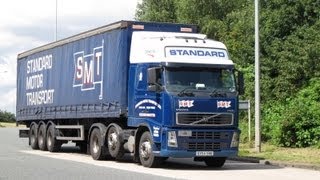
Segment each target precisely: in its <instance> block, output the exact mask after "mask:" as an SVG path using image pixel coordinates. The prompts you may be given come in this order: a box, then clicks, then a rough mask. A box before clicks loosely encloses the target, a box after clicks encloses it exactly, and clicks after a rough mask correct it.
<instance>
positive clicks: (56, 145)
mask: <svg viewBox="0 0 320 180" xmlns="http://www.w3.org/2000/svg"><path fill="white" fill-rule="evenodd" d="M46 143H47V148H48V151H50V152H58V151H59V150H60V148H61V145H62V143H61V142H60V141H59V140H57V139H56V130H55V128H54V125H50V126H49V128H48V131H47V138H46Z"/></svg>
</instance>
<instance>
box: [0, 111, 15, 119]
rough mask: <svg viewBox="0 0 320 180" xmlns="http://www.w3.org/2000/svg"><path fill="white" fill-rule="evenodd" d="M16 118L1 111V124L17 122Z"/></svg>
mask: <svg viewBox="0 0 320 180" xmlns="http://www.w3.org/2000/svg"><path fill="white" fill-rule="evenodd" d="M15 121H16V117H15V115H14V114H13V113H10V112H7V111H2V110H0V122H15Z"/></svg>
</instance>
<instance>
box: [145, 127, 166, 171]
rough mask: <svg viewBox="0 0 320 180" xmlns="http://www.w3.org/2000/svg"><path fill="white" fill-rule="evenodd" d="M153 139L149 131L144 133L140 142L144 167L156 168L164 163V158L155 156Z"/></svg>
mask: <svg viewBox="0 0 320 180" xmlns="http://www.w3.org/2000/svg"><path fill="white" fill-rule="evenodd" d="M152 144H153V139H152V137H151V134H150V132H149V131H146V132H144V133H143V134H142V136H141V138H140V143H139V158H140V162H141V164H142V165H143V166H144V167H149V168H155V167H157V166H159V165H160V164H162V162H163V160H164V159H163V158H162V157H156V156H154V154H153V152H152Z"/></svg>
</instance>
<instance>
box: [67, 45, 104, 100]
mask: <svg viewBox="0 0 320 180" xmlns="http://www.w3.org/2000/svg"><path fill="white" fill-rule="evenodd" d="M103 46H104V41H103V40H102V45H101V46H98V47H95V48H93V52H92V53H90V54H85V52H84V51H79V52H76V53H74V54H73V57H74V77H73V85H72V86H73V87H74V88H76V87H81V91H90V90H95V89H96V84H100V95H99V99H102V98H103V92H102V89H103Z"/></svg>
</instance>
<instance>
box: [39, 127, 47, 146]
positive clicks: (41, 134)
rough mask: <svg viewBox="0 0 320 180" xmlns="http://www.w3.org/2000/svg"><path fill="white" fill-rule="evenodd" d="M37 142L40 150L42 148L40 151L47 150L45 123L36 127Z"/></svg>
mask: <svg viewBox="0 0 320 180" xmlns="http://www.w3.org/2000/svg"><path fill="white" fill-rule="evenodd" d="M38 144H39V149H40V150H42V151H45V150H47V144H46V126H45V124H41V125H40V127H39V129H38Z"/></svg>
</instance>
